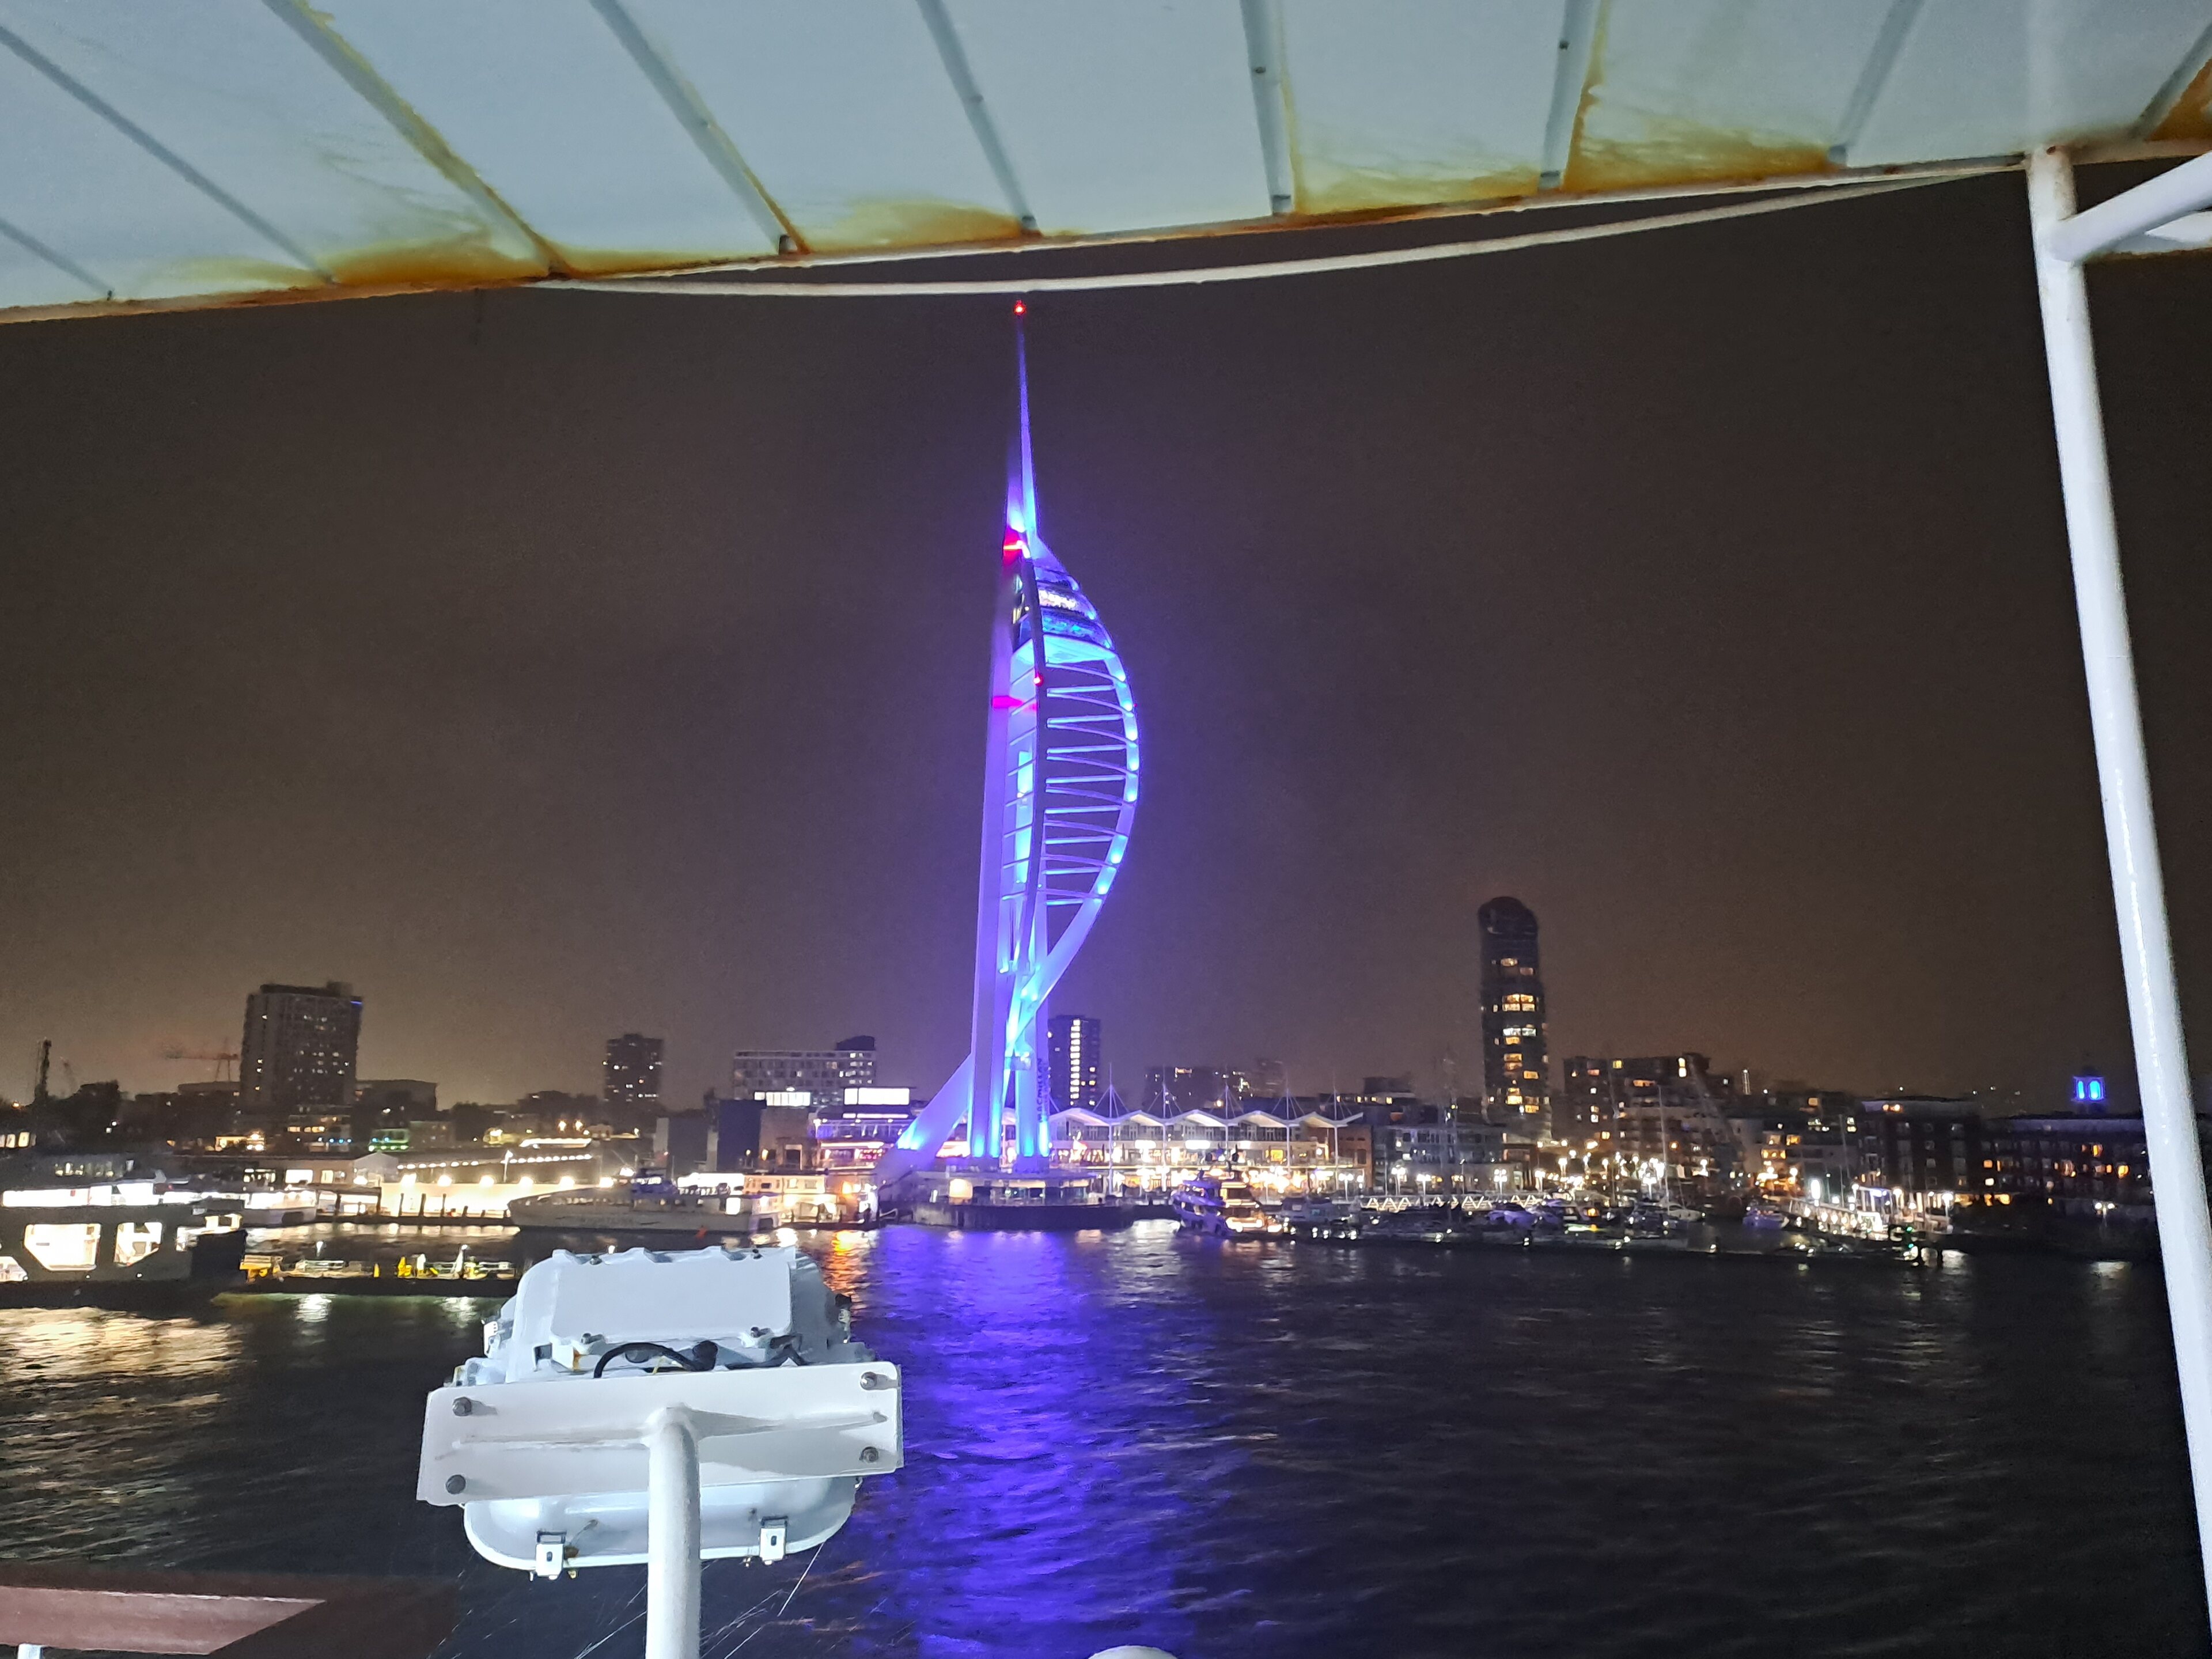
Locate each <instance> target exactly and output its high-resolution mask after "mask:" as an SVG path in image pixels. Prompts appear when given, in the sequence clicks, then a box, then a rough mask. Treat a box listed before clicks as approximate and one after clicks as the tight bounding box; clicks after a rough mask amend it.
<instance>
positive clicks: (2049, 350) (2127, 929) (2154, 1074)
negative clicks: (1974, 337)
mask: <svg viewBox="0 0 2212 1659" xmlns="http://www.w3.org/2000/svg"><path fill="white" fill-rule="evenodd" d="M2027 199H2028V211H2029V219H2030V222H2031V225H2032V227H2033V232H2034V238H2035V281H2036V291H2037V295H2038V296H2039V299H2040V300H2041V301H2042V306H2043V349H2044V355H2045V358H2046V359H2047V360H2048V362H2049V364H2050V370H2051V414H2052V416H2053V419H2054V421H2055V422H2056V424H2057V434H2058V476H2059V482H2060V484H2061V486H2062V487H2063V490H2064V492H2065V498H2066V537H2067V541H2068V544H2069V546H2070V547H2071V549H2072V551H2073V560H2074V603H2075V608H2076V610H2077V611H2079V613H2080V616H2081V658H2082V663H2083V665H2084V667H2085V669H2086V670H2087V678H2088V684H2089V724H2090V730H2091V732H2093V735H2094V738H2095V740H2096V749H2097V783H2098V788H2099V791H2100V793H2101V794H2102V795H2103V797H2104V803H2105V841H2106V848H2107V850H2108V851H2109V854H2110V855H2111V859H2112V896H2113V900H2114V902H2115V904H2116V906H2117V908H2118V912H2119V923H2120V964H2121V969H2122V970H2123V973H2124V975H2125V978H2126V981H2127V988H2128V1021H2129V1024H2130V1026H2131V1027H2132V1029H2133V1030H2134V1034H2135V1048H2136V1079H2137V1082H2138V1083H2139V1085H2140V1086H2141V1088H2142V1111H2143V1134H2144V1139H2146V1140H2147V1141H2148V1152H2149V1157H2150V1170H2151V1181H2152V1185H2153V1188H2154V1190H2155V1191H2156V1193H2157V1194H2158V1231H2159V1244H2160V1253H2161V1255H2163V1257H2164V1261H2165V1268H2166V1309H2167V1316H2168V1317H2169V1319H2170V1320H2171V1322H2172V1327H2173V1353H2174V1361H2175V1364H2176V1368H2177V1369H2178V1370H2179V1373H2180V1383H2181V1410H2182V1420H2183V1423H2184V1425H2185V1428H2186V1430H2187V1432H2188V1437H2189V1461H2190V1468H2191V1481H2192V1484H2193V1486H2194V1487H2195V1489H2196V1498H2197V1543H2198V1547H2199V1548H2200V1550H2201V1551H2203V1558H2204V1568H2205V1583H2206V1592H2207V1595H2212V1524H2208V1522H2212V1215H2208V1212H2207V1209H2206V1205H2205V1198H2204V1170H2203V1158H2202V1155H2201V1153H2200V1152H2199V1150H2198V1146H2197V1115H2196V1110H2195V1107H2194V1104H2193V1103H2192V1101H2191V1096H2190V1086H2189V1061H2188V1058H2187V1055H2186V1054H2185V1052H2184V1049H2183V1046H2182V1040H2181V1006H2180V1000H2179V997H2178V996H2177V995H2176V994H2175V990H2174V983H2173V950H2172V944H2171V942H2170V941H2169V939H2168V937H2167V933H2166V887H2165V882H2164V879H2163V878H2162V877H2161V875H2160V871H2159V861H2158V833H2157V827H2156V824H2155V823H2154V821H2153V819H2152V817H2151V805H2150V769H2149V766H2148V763H2147V761H2146V760H2145V758H2144V755H2143V739H2142V713H2141V710H2140V708H2138V706H2137V703H2136V672H2135V658H2134V654H2133V652H2132V650H2131V649H2130V646H2129V643H2128V611H2127V598H2126V595H2125V593H2124V592H2123V590H2122V588H2121V585H2120V543H2119V532H2118V527H2117V525H2116V523H2115V521H2114V519H2113V514H2112V475H2111V472H2110V471H2109V470H2108V468H2107V466H2106V455H2105V422H2104V415H2103V411H2102V410H2101V409H2100V406H2099V403H2098V397H2097V364H2096V357H2095V354H2094V352H2093V348H2092V344H2091V341H2090V337H2089V295H2088V288H2087V283H2085V282H2084V280H2083V276H2082V270H2081V266H2080V265H2079V264H2076V263H2075V262H2074V261H2072V260H2069V259H2067V258H2063V257H2061V256H2060V255H2058V254H2057V253H2054V252H2051V233H2052V232H2053V231H2054V230H2055V229H2056V228H2057V227H2058V226H2060V225H2062V224H2063V223H2064V222H2066V221H2067V220H2068V219H2069V217H2071V216H2072V215H2073V212H2074V171H2073V167H2072V164H2071V163H2070V162H2069V161H2068V159H2067V157H2066V155H2065V154H2064V152H2063V151H2061V150H2057V149H2046V150H2042V151H2039V152H2038V153H2036V154H2034V155H2030V156H2029V157H2028V167H2027Z"/></svg>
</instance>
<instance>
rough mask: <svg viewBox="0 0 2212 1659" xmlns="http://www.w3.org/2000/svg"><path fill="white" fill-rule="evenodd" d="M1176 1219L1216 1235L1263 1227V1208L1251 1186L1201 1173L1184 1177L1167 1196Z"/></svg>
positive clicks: (1258, 1230) (1259, 1230) (1233, 1234)
mask: <svg viewBox="0 0 2212 1659" xmlns="http://www.w3.org/2000/svg"><path fill="white" fill-rule="evenodd" d="M1169 1204H1170V1207H1172V1208H1173V1209H1174V1211H1175V1212H1176V1220H1178V1221H1180V1222H1181V1223H1182V1225H1184V1226H1185V1227H1186V1228H1188V1230H1189V1231H1192V1232H1198V1233H1209V1234H1211V1235H1212V1236H1213V1237H1217V1238H1231V1237H1239V1236H1241V1235H1243V1234H1246V1233H1263V1232H1265V1231H1267V1212H1266V1211H1265V1210H1263V1209H1261V1207H1260V1204H1259V1200H1257V1199H1255V1198H1254V1197H1253V1196H1252V1189H1251V1188H1249V1187H1248V1186H1246V1185H1245V1184H1244V1183H1243V1182H1241V1181H1239V1180H1237V1177H1236V1176H1227V1175H1202V1176H1199V1177H1198V1178H1197V1179H1196V1180H1194V1181H1186V1182H1183V1184H1182V1186H1180V1187H1178V1188H1176V1190H1175V1196H1174V1197H1173V1198H1172V1199H1170V1200H1169Z"/></svg>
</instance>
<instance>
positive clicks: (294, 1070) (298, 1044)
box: [238, 981, 361, 1141]
mask: <svg viewBox="0 0 2212 1659" xmlns="http://www.w3.org/2000/svg"><path fill="white" fill-rule="evenodd" d="M360 1046H361V999H360V998H359V997H357V996H356V995H355V994H353V987H351V986H350V985H344V984H341V983H338V982H337V981H331V983H330V984H328V985H322V986H313V985H264V986H263V987H261V988H260V989H259V990H258V991H256V992H255V993H254V994H252V995H251V996H249V997H247V998H246V1030H245V1034H244V1035H243V1036H242V1037H241V1038H240V1041H239V1045H238V1054H239V1060H238V1093H239V1105H240V1110H241V1112H242V1114H243V1115H244V1117H245V1120H246V1123H247V1124H248V1125H249V1126H250V1127H252V1128H255V1129H258V1130H260V1131H262V1132H263V1133H270V1134H273V1133H300V1134H302V1135H305V1136H307V1137H308V1138H310V1139H318V1140H323V1141H328V1140H330V1139H332V1138H333V1137H336V1138H338V1139H351V1136H352V1133H353V1122H352V1118H353V1096H354V1067H355V1064H356V1055H357V1053H358V1050H359V1048H360Z"/></svg>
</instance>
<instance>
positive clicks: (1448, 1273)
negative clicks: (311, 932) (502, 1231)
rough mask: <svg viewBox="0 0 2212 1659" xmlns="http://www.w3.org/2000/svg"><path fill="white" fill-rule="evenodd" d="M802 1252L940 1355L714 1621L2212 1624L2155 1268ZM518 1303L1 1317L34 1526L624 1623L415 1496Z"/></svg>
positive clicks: (1275, 1643) (939, 1630)
mask: <svg viewBox="0 0 2212 1659" xmlns="http://www.w3.org/2000/svg"><path fill="white" fill-rule="evenodd" d="M410 1242H411V1236H410ZM484 1243H486V1244H487V1245H495V1244H500V1243H501V1241H500V1240H499V1239H497V1238H496V1237H493V1238H488V1239H486V1240H485V1241H484ZM430 1248H434V1249H435V1248H436V1247H435V1246H431V1247H430ZM813 1248H816V1249H818V1251H819V1253H820V1254H821V1255H822V1257H823V1261H824V1264H825V1267H826V1268H827V1270H828V1272H829V1276H830V1277H831V1279H833V1281H834V1282H836V1284H837V1285H839V1286H840V1287H841V1288H843V1289H846V1290H848V1291H851V1292H852V1293H853V1294H854V1297H856V1299H857V1302H858V1314H857V1319H858V1325H859V1329H860V1334H861V1335H862V1336H863V1338H864V1340H867V1341H869V1342H870V1343H872V1344H873V1345H874V1346H875V1347H876V1348H877V1350H878V1352H880V1353H882V1354H883V1355H884V1356H885V1357H886V1358H893V1359H896V1361H898V1362H899V1363H900V1364H902V1365H903V1366H904V1367H905V1368H906V1374H907V1378H908V1385H907V1410H908V1419H907V1435H908V1441H907V1444H908V1467H907V1468H905V1469H904V1470H903V1471H902V1472H901V1473H899V1474H896V1475H893V1476H890V1477H888V1478H885V1479H883V1480H874V1481H871V1482H869V1483H868V1484H867V1486H866V1488H865V1490H864V1491H863V1492H862V1495H861V1501H860V1509H859V1510H858V1511H857V1512H856V1513H855V1515H854V1519H853V1522H852V1523H851V1524H850V1525H849V1526H848V1528H846V1529H845V1531H844V1532H843V1533H842V1534H839V1535H838V1536H837V1537H836V1539H834V1540H832V1541H830V1542H829V1544H828V1545H826V1546H824V1547H823V1549H822V1550H821V1551H820V1552H818V1553H817V1557H816V1559H811V1560H800V1559H794V1560H792V1561H788V1562H786V1563H783V1564H781V1565H778V1566H776V1567H773V1568H763V1567H757V1566H752V1567H748V1566H744V1565H738V1564H735V1563H716V1564H713V1565H709V1566H708V1569H707V1576H706V1589H705V1595H706V1625H707V1628H708V1632H710V1633H711V1634H710V1638H709V1640H708V1644H707V1646H706V1652H707V1653H708V1655H710V1656H724V1655H727V1654H730V1653H733V1652H737V1651H739V1650H742V1651H743V1652H744V1653H745V1654H746V1655H748V1656H750V1659H787V1656H802V1655H804V1656H818V1655H832V1654H835V1655H849V1656H915V1659H949V1656H971V1655H972V1656H978V1659H981V1656H989V1659H1000V1656H1008V1659H1012V1656H1022V1659H1063V1656H1065V1659H1082V1656H1085V1655H1088V1654H1090V1653H1091V1652H1093V1651H1094V1650H1097V1649H1099V1648H1103V1647H1105V1646H1108V1645H1109V1644H1113V1643H1115V1642H1132V1641H1142V1642H1148V1643H1152V1644H1156V1645H1158V1646H1160V1647H1164V1648H1166V1649H1167V1650H1170V1652H1172V1653H1175V1654H1176V1655H1177V1656H1179V1659H1262V1656H1264V1659H1306V1656H1316V1659H1318V1656H1322V1655H1328V1656H1343V1655H1366V1654H1375V1655H1392V1656H1409V1659H1417V1656H1431V1655H1433V1656H1447V1655H1449V1656H1461V1655H1487V1654H1509V1653H1510V1654H1514V1655H1526V1654H1531V1653H1540V1652H1541V1653H1543V1654H1547V1655H1559V1656H1568V1659H1584V1656H1589V1659H1597V1656H1614V1655H1629V1654H1655V1655H1656V1654H1668V1655H1682V1654H1690V1653H1696V1654H1700V1655H1727V1654H1738V1653H1741V1654H1755V1655H1759V1656H1773V1655H1784V1654H1787V1655H1807V1654H1838V1655H1844V1654H1848V1655H1891V1654H1951V1655H1955V1654H1963V1653H1976V1654H1982V1653H1990V1654H1995V1653H2004V1654H2079V1653H2086V1652H2089V1651H2092V1650H2097V1651H2105V1652H2113V1653H2125V1654H2130V1655H2159V1654H2176V1655H2179V1654H2184V1653H2189V1654H2197V1653H2201V1652H2202V1651H2203V1648H2204V1629H2205V1625H2204V1619H2205V1609H2204V1605H2203V1593H2202V1590H2201V1589H2200V1588H2199V1583H2198V1578H2197V1565H2196V1554H2195V1541H2194V1534H2193V1530H2192V1528H2191V1522H2190V1520H2189V1516H2188V1508H2187V1504H2188V1497H2187V1488H2186V1485H2185V1474H2184V1466H2183V1461H2182V1446H2181V1437H2180V1427H2179V1412H2178V1408H2177V1407H2176V1405H2175V1403H2174V1401H2173V1397H2172V1390H2173V1382H2172V1356H2171V1352H2170V1347H2169V1344H2168V1340H2167V1337H2166V1330H2165V1324H2164V1316H2163V1310H2162V1304H2161V1297H2162V1295H2163V1291H2162V1286H2161V1285H2160V1281H2159V1279H2158V1278H2157V1275H2156V1273H2155V1272H2154V1270H2150V1269H2146V1268H2144V1267H2138V1266H2128V1265H2124V1264H2118V1263H2106V1264H2100V1265H2086V1264H2078V1263H2071V1262H2061V1261H2045V1260H2040V1259H2021V1258H2014V1259H1987V1258H1985V1259H1982V1260H1978V1261H1972V1262H1967V1261H1960V1260H1959V1259H1957V1258H1950V1259H1948V1261H1949V1265H1947V1266H1946V1267H1942V1268H1941V1269H1938V1270H1933V1271H1930V1272H1928V1273H1917V1274H1910V1273H1894V1272H1884V1271H1879V1270H1870V1269H1854V1268H1848V1267H1840V1268H1831V1269H1829V1270H1826V1271H1822V1270H1820V1269H1819V1268H1808V1267H1783V1266H1780V1265H1777V1264H1770V1263H1765V1262H1747V1263H1745V1262H1729V1261H1703V1260H1679V1259H1677V1260H1665V1259H1661V1260H1654V1259H1650V1258H1644V1259H1640V1260H1639V1259H1629V1258H1620V1257H1605V1256H1581V1255H1571V1256H1561V1255H1548V1254H1535V1255H1531V1254H1528V1253H1526V1252H1521V1251H1502V1250H1501V1251H1487V1250H1485V1251H1469V1252H1462V1253H1445V1252H1431V1251H1420V1250H1392V1249H1358V1250H1337V1249H1329V1248H1327V1247H1321V1246H1311V1245H1308V1246H1294V1245H1288V1244H1264V1243H1235V1244H1225V1243H1209V1242H1200V1241H1197V1240H1193V1239H1188V1238H1183V1237H1178V1236H1177V1235H1176V1234H1175V1233H1174V1232H1172V1231H1170V1230H1168V1229H1166V1228H1164V1227H1163V1226H1160V1225H1146V1226H1140V1227H1139V1228H1138V1229H1137V1230H1135V1231H1133V1232H1130V1233H1126V1234H1121V1235H1119V1236H1099V1235H1084V1236H1079V1237H1047V1236H1029V1235H973V1236H969V1235H962V1234H957V1233H956V1234H945V1233H937V1232H931V1231H922V1230H920V1229H915V1228H895V1229H891V1230H889V1231H884V1232H882V1233H877V1234H850V1235H841V1236H838V1237H836V1238H835V1239H834V1240H833V1239H830V1238H827V1237H825V1238H823V1239H822V1240H821V1241H820V1242H819V1243H818V1244H817V1246H815V1247H813ZM333 1249H334V1252H335V1250H336V1249H337V1247H336V1246H333ZM486 1253H488V1254H512V1253H513V1250H512V1247H511V1246H509V1247H506V1248H502V1249H488V1250H487V1252H486ZM482 1313H483V1306H482V1304H476V1303H471V1302H465V1301H452V1302H447V1301H419V1302H415V1301H408V1302H401V1301H390V1300H369V1299H365V1298H349V1297H312V1298H306V1299H298V1298H282V1297H267V1298H236V1299H231V1300H228V1301H225V1302H223V1303H222V1304H218V1305H217V1307H216V1310H215V1311H214V1312H213V1313H212V1314H211V1315H210V1316H204V1317H201V1318H197V1319H170V1320H149V1319H143V1318H138V1317H134V1316H127V1315H120V1314H101V1313H90V1312H76V1311H64V1312H14V1313H0V1364H4V1368H5V1369H4V1373H0V1374H3V1375H4V1377H5V1382H4V1384H0V1447H4V1450H0V1552H4V1553H5V1554H7V1555H8V1556H10V1557H14V1558H16V1559H27V1558H33V1557H42V1556H60V1557H75V1558H90V1559H114V1560H118V1561H131V1562H134V1563H138V1564H144V1565H186V1566H200V1567H215V1566H223V1567H233V1568H255V1569H261V1570H266V1571H352V1572H376V1573H384V1572H398V1573H441V1574H449V1575H451V1574H458V1575H459V1577H460V1580H461V1583H462V1587H463V1596H464V1601H465V1609H466V1611H465V1618H464V1621H463V1624H462V1626H461V1628H460V1630H459V1632H458V1633H457V1635H456V1637H455V1638H454V1640H453V1643H452V1644H450V1646H449V1648H448V1649H447V1653H448V1654H450V1655H453V1656H462V1655H467V1656H487V1659H488V1656H514V1659H523V1656H529V1659H560V1656H569V1655H578V1654H584V1653H587V1652H588V1653H597V1654H600V1655H604V1656H608V1659H613V1656H625V1659H627V1656H633V1655H635V1653H636V1652H638V1650H639V1649H640V1646H641V1625H639V1624H638V1623H637V1622H635V1621H636V1620H637V1619H638V1617H639V1615H640V1614H641V1609H642V1605H643V1603H642V1599H641V1598H642V1590H643V1577H644V1575H643V1570H642V1569H605V1570H602V1571H597V1572H592V1573H586V1574H585V1575H583V1576H582V1577H580V1578H578V1579H575V1580H573V1581H563V1582H562V1583H556V1584H550V1585H549V1584H541V1583H534V1582H532V1581H530V1580H528V1579H526V1577H523V1576H522V1575H520V1574H516V1573H511V1572H506V1571H501V1570H499V1569H495V1568H492V1567H489V1566H486V1565H483V1564H482V1563H480V1562H477V1560H476V1559H475V1558H474V1557H473V1556H472V1555H471V1553H470V1552H469V1551H468V1548H467V1547H466V1545H465V1543H464V1541H463V1540H462V1538H461V1532H460V1522H459V1514H458V1512H457V1511H454V1510H431V1509H428V1508H426V1507H423V1506H420V1505H418V1504H416V1503H415V1502H414V1501H413V1498H412V1492H413V1485H414V1468H415V1458H416V1439H417V1436H418V1433H419V1431H420V1425H421V1420H422V1395H423V1393H424V1391H425V1390H426V1389H429V1388H431V1387H432V1386H434V1385H435V1384H436V1383H438V1382H439V1381H441V1379H442V1377H443V1376H444V1375H445V1373H446V1371H447V1370H448V1369H449V1368H450V1367H451V1366H452V1365H453V1364H455V1363H457V1362H458V1361H459V1359H460V1358H464V1357H465V1356H466V1355H467V1354H469V1353H471V1352H475V1351H476V1349H477V1336H478V1332H477V1320H478V1319H479V1318H480V1317H481V1316H482ZM594 1644H598V1645H594Z"/></svg>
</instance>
